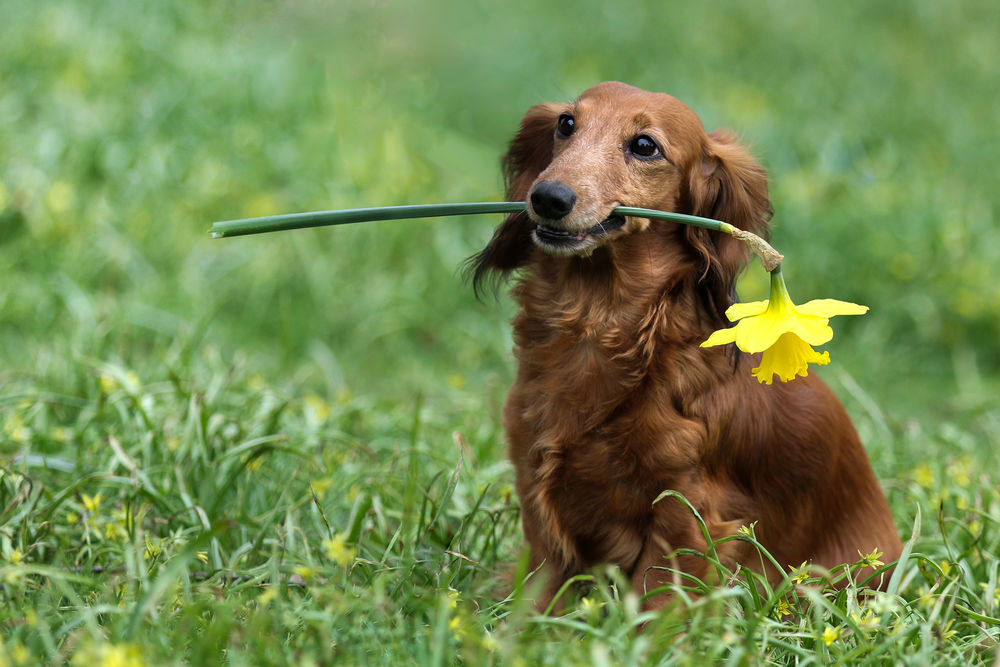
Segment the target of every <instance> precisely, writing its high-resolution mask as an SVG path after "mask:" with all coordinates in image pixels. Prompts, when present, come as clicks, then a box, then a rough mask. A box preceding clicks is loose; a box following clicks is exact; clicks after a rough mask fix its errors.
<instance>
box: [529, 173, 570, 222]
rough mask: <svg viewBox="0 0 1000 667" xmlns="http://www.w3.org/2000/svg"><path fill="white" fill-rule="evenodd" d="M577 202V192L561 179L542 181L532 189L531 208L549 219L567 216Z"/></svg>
mask: <svg viewBox="0 0 1000 667" xmlns="http://www.w3.org/2000/svg"><path fill="white" fill-rule="evenodd" d="M575 204H576V193H574V192H573V190H571V189H570V188H568V187H567V186H565V185H563V184H562V183H560V182H559V181H542V182H541V183H538V184H537V185H535V187H534V188H533V189H532V190H531V208H532V209H534V211H535V214H536V215H540V216H541V217H543V218H548V219H549V220H559V219H561V218H565V217H566V215H567V214H568V213H569V212H570V211H572V210H573V206H574V205H575Z"/></svg>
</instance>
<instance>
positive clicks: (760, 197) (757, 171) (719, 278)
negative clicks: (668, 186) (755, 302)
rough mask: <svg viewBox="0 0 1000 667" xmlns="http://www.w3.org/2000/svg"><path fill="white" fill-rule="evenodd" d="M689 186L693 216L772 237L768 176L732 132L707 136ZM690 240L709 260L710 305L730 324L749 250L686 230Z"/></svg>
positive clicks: (724, 237)
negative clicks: (728, 317)
mask: <svg viewBox="0 0 1000 667" xmlns="http://www.w3.org/2000/svg"><path fill="white" fill-rule="evenodd" d="M687 186H688V192H687V195H688V196H687V198H686V199H687V200H688V206H689V208H690V210H691V213H692V214H693V215H698V216H701V217H704V218H715V219H716V220H722V221H724V222H728V223H729V224H731V225H734V226H736V227H739V228H740V229H743V230H746V231H750V232H753V233H754V234H757V235H758V236H762V237H764V238H765V239H766V238H767V236H768V226H767V223H768V221H769V220H770V219H771V214H772V209H771V200H770V199H769V198H768V195H767V175H766V174H765V173H764V169H763V168H762V167H761V166H760V165H759V164H758V163H757V161H756V160H755V159H754V158H753V156H752V155H750V153H749V152H748V151H747V150H746V149H745V148H744V147H743V146H741V145H740V144H739V143H738V142H737V141H736V138H735V137H734V136H733V134H732V133H730V132H727V131H716V132H712V133H711V134H709V135H708V141H707V142H706V144H705V148H704V151H703V153H702V156H701V159H700V160H696V161H695V164H693V165H692V166H691V168H690V173H689V174H688V179H687ZM685 235H686V237H687V240H688V241H689V242H690V243H691V245H692V246H693V247H694V249H695V250H696V252H697V253H698V254H699V255H700V256H701V258H702V259H703V260H704V267H703V272H702V274H701V279H700V282H701V284H702V285H703V286H704V287H705V296H706V299H707V302H708V303H707V304H706V305H708V306H709V308H710V311H714V313H715V314H716V315H717V316H718V318H719V319H720V320H721V321H722V322H725V321H726V320H725V317H724V313H725V310H726V308H728V307H729V305H730V304H732V303H733V302H734V301H735V299H736V276H737V275H738V274H739V272H740V270H741V269H742V268H743V266H744V264H745V263H746V261H747V256H748V251H747V248H746V246H745V245H744V243H743V242H742V241H738V240H736V239H734V238H733V237H731V236H729V235H728V234H723V233H721V232H712V231H709V230H707V229H701V228H699V227H687V228H686V230H685Z"/></svg>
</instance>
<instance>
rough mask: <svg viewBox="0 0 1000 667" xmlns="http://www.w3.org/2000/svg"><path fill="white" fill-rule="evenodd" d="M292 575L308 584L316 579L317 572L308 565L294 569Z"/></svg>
mask: <svg viewBox="0 0 1000 667" xmlns="http://www.w3.org/2000/svg"><path fill="white" fill-rule="evenodd" d="M292 573H293V574H297V575H299V576H300V577H302V581H304V582H306V583H307V584H308V583H309V582H311V581H312V580H313V579H314V578H316V570H314V569H312V568H311V567H309V566H308V565H298V566H296V567H294V568H292Z"/></svg>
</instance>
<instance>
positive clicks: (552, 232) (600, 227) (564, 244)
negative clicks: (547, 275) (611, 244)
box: [535, 215, 625, 251]
mask: <svg viewBox="0 0 1000 667" xmlns="http://www.w3.org/2000/svg"><path fill="white" fill-rule="evenodd" d="M624 224H625V216H622V215H612V216H609V217H608V218H606V219H605V220H604V221H603V222H599V223H597V224H596V225H594V226H593V227H591V228H590V229H584V230H577V231H565V230H562V229H555V228H554V227H549V226H548V225H544V224H542V223H539V224H538V226H537V227H536V228H535V241H536V242H537V243H538V244H539V245H541V246H544V247H548V248H552V249H554V250H561V251H571V250H574V249H576V248H579V247H581V246H583V245H585V244H586V243H587V241H588V240H590V239H597V238H599V237H602V236H604V235H606V234H609V233H611V232H613V231H614V230H616V229H620V228H621V227H622V226H623V225H624Z"/></svg>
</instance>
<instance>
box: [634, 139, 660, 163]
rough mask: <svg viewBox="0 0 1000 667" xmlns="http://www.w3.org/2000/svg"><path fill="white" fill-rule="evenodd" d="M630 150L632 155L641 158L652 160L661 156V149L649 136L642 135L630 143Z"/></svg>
mask: <svg viewBox="0 0 1000 667" xmlns="http://www.w3.org/2000/svg"><path fill="white" fill-rule="evenodd" d="M628 150H629V152H630V153H631V154H632V155H635V156H636V157H641V158H652V157H656V156H657V155H659V154H660V147H659V146H657V145H656V142H655V141H653V138H652V137H651V136H649V135H648V134H640V135H639V136H637V137H633V138H632V141H630V142H628Z"/></svg>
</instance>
